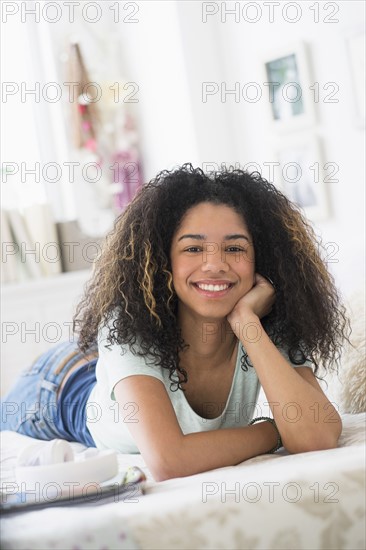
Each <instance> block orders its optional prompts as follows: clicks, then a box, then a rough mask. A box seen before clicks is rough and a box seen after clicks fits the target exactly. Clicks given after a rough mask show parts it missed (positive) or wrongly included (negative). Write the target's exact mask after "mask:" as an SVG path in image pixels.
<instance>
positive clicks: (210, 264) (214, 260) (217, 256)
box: [202, 247, 230, 273]
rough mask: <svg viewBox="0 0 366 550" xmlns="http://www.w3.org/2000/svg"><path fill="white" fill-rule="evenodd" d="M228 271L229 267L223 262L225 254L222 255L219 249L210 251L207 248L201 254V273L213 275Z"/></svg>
mask: <svg viewBox="0 0 366 550" xmlns="http://www.w3.org/2000/svg"><path fill="white" fill-rule="evenodd" d="M229 269H230V268H229V265H228V264H227V262H226V260H225V254H222V251H221V250H220V249H218V250H217V249H216V247H215V248H212V249H211V250H210V249H209V247H207V249H206V250H205V252H204V254H203V261H202V271H203V272H207V271H212V272H213V273H219V272H221V271H222V272H225V273H226V272H227V271H229Z"/></svg>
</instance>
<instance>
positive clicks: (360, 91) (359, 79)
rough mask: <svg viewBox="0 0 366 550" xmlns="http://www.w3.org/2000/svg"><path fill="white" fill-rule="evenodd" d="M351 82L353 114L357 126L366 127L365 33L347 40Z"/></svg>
mask: <svg viewBox="0 0 366 550" xmlns="http://www.w3.org/2000/svg"><path fill="white" fill-rule="evenodd" d="M346 43H347V55H348V61H349V63H348V65H349V70H350V77H351V78H350V82H351V86H352V90H353V102H352V104H353V114H354V118H355V124H356V125H357V126H360V127H364V126H365V103H366V93H365V80H366V74H365V48H366V45H365V33H364V32H362V31H356V32H354V33H352V34H350V35H349V36H348V37H347V38H346Z"/></svg>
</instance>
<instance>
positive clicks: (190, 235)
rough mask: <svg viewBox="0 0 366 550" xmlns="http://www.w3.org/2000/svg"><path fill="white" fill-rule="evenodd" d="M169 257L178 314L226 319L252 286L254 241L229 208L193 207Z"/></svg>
mask: <svg viewBox="0 0 366 550" xmlns="http://www.w3.org/2000/svg"><path fill="white" fill-rule="evenodd" d="M170 254H171V264H172V274H173V284H174V289H175V292H176V294H177V296H178V300H179V314H180V315H181V314H182V313H184V311H186V312H187V313H188V312H189V313H190V314H191V315H192V314H193V315H197V316H201V317H203V318H206V319H208V318H210V319H216V320H219V319H222V318H224V317H226V315H228V314H229V313H230V312H231V310H232V309H233V308H234V306H235V304H236V303H237V302H238V300H239V299H240V298H241V297H242V296H244V295H245V294H246V293H247V292H249V290H250V289H251V288H252V286H253V284H254V276H255V263H254V250H253V245H252V238H251V235H250V233H249V231H248V229H247V227H246V224H245V222H244V220H243V218H242V217H241V216H240V215H239V214H238V213H237V212H236V211H235V210H234V209H233V208H231V207H229V206H226V205H223V204H219V205H217V204H212V203H208V202H204V203H200V204H198V205H197V206H194V207H192V208H190V209H189V210H188V211H187V212H186V214H185V216H184V217H183V220H182V222H181V225H180V227H179V228H178V230H177V231H176V232H175V234H174V236H173V239H172V245H171V252H170Z"/></svg>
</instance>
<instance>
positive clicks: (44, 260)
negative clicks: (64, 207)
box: [23, 204, 62, 277]
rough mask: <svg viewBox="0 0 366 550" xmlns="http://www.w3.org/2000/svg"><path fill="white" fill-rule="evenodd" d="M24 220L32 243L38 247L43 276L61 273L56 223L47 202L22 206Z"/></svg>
mask: <svg viewBox="0 0 366 550" xmlns="http://www.w3.org/2000/svg"><path fill="white" fill-rule="evenodd" d="M23 215H24V221H25V225H26V228H27V231H28V234H29V237H30V240H31V242H32V243H33V245H35V243H37V247H38V249H39V263H40V267H41V270H42V274H43V275H44V276H46V277H47V276H49V275H57V274H58V273H61V271H62V266H61V251H60V245H59V242H58V237H57V231H56V225H55V223H54V222H53V220H52V214H51V210H50V207H49V205H48V204H33V205H32V206H28V207H26V208H24V213H23Z"/></svg>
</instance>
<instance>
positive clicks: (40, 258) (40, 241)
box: [1, 204, 62, 283]
mask: <svg viewBox="0 0 366 550" xmlns="http://www.w3.org/2000/svg"><path fill="white" fill-rule="evenodd" d="M1 220H2V221H1V224H2V225H1V230H2V236H1V251H2V258H1V271H2V280H3V282H5V283H10V282H21V281H24V280H28V279H36V278H40V277H47V276H50V275H56V274H58V273H61V271H62V264H61V249H60V244H59V241H58V236H57V230H56V225H55V223H54V222H53V220H52V216H51V211H50V207H49V205H47V204H34V205H32V206H28V207H26V208H24V211H23V213H21V212H20V211H19V210H16V209H15V208H12V209H9V210H2V211H1Z"/></svg>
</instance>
